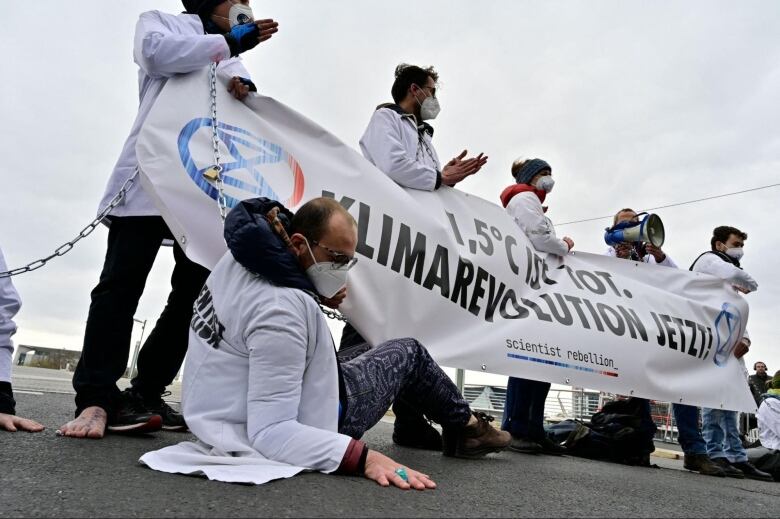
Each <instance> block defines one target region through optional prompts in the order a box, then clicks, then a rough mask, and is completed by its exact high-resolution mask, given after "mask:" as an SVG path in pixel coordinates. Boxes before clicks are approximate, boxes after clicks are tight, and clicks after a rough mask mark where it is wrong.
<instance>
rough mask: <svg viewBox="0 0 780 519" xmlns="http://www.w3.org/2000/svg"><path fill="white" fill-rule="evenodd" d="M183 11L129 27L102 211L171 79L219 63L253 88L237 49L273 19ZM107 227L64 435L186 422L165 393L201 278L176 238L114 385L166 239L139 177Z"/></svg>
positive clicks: (234, 7) (218, 5)
mask: <svg viewBox="0 0 780 519" xmlns="http://www.w3.org/2000/svg"><path fill="white" fill-rule="evenodd" d="M183 3H184V7H185V8H186V13H182V14H179V15H173V14H167V13H163V12H159V11H149V12H145V13H142V14H141V15H140V18H139V20H138V24H137V25H136V32H135V47H134V58H135V62H136V63H137V64H138V67H139V69H138V86H139V91H140V96H139V97H140V99H139V109H138V116H137V117H136V120H135V122H134V123H133V127H132V129H131V131H130V136H129V137H128V138H127V141H126V142H125V145H124V148H123V149H122V153H121V155H120V157H119V160H118V162H117V164H116V167H115V168H114V171H113V173H112V174H111V177H110V178H109V181H108V186H107V188H106V194H105V196H104V198H103V201H102V202H101V204H100V209H102V208H104V207H106V206H107V205H108V204H109V202H110V200H111V199H112V198H113V197H114V195H115V194H116V193H117V192H118V191H119V188H120V187H121V186H122V185H123V184H124V183H125V181H126V180H127V179H128V178H130V177H131V175H133V173H134V172H135V170H136V168H137V166H138V161H137V159H136V154H135V145H136V140H137V136H138V133H139V131H140V129H141V127H142V126H143V123H144V121H145V119H146V117H147V115H148V114H149V111H150V110H151V107H152V105H153V104H154V101H155V99H157V97H158V95H159V94H160V91H161V90H162V88H163V87H164V86H165V84H166V82H167V80H168V78H171V77H174V76H176V75H178V74H186V73H188V72H193V71H196V70H201V69H204V68H206V67H209V66H210V65H211V64H212V63H215V62H216V63H218V67H217V71H218V73H219V74H220V75H226V76H227V77H229V78H231V79H230V80H229V86H228V89H229V90H230V91H231V92H233V95H234V96H235V98H236V99H239V100H240V99H243V98H244V97H246V96H247V95H248V94H249V91H250V90H256V88H254V85H253V84H252V82H251V80H250V79H249V78H248V73H247V72H246V70H245V69H244V67H243V66H242V65H241V62H240V60H239V58H238V55H239V54H241V53H243V52H245V51H248V50H250V49H252V48H253V47H255V46H256V45H257V44H259V43H260V42H262V41H265V40H267V39H268V38H270V37H271V36H272V35H273V34H274V33H275V32H277V30H278V27H277V25H278V24H277V23H276V22H274V21H273V20H259V21H254V19H253V16H252V10H251V8H250V7H249V5H248V4H249V2H248V1H247V0H243V1H237V0H184V1H183ZM107 223H108V224H109V234H108V250H107V252H106V257H105V262H104V264H103V271H102V273H101V275H100V281H99V283H98V285H97V286H96V287H95V289H94V290H93V291H92V303H91V305H90V308H89V316H88V318H87V326H86V330H85V333H84V346H83V350H82V355H81V359H80V360H79V363H78V366H77V367H76V372H75V374H74V377H73V387H74V388H75V389H76V419H75V420H72V421H71V422H68V423H67V424H65V425H63V426H62V427H60V429H59V433H60V434H62V435H65V436H70V437H78V438H84V437H89V438H101V437H102V436H103V435H104V433H105V431H106V429H108V430H109V431H113V432H148V431H153V430H157V429H160V428H161V427H162V428H165V429H168V430H186V423H185V422H184V420H183V419H182V417H181V415H180V414H179V413H177V412H176V411H174V410H173V409H172V408H171V407H169V406H168V405H167V404H166V403H165V402H164V401H163V400H162V393H163V391H164V390H165V387H166V386H167V385H168V384H170V383H171V382H172V381H173V378H174V377H175V376H176V373H177V372H178V370H179V368H180V366H181V362H182V360H183V359H184V355H185V353H186V350H187V327H188V324H189V320H190V318H191V316H192V303H193V301H194V300H195V298H196V297H197V295H198V292H199V291H200V289H201V287H202V286H203V283H204V282H205V280H206V277H207V276H208V271H207V270H206V269H205V268H203V267H201V266H200V265H197V264H196V263H193V262H192V261H190V260H189V259H187V257H186V256H185V254H184V252H183V251H182V249H181V248H180V247H179V246H178V245H177V244H174V246H173V255H174V259H175V260H176V266H175V267H174V270H173V274H172V277H171V288H172V290H171V293H170V296H169V298H168V302H167V305H166V307H165V309H164V311H163V313H162V315H161V316H160V318H159V319H158V321H157V324H156V326H155V328H154V330H152V332H151V333H150V335H149V337H148V338H147V340H146V342H145V343H144V345H143V347H142V349H141V352H140V355H139V357H138V375H137V376H136V377H135V378H134V379H133V380H132V387H131V389H129V390H126V391H125V392H123V393H120V391H119V389H118V388H117V386H116V382H117V380H118V379H119V378H120V377H121V376H122V374H123V373H124V371H125V368H126V366H127V360H128V355H129V349H130V335H131V331H132V326H133V314H134V313H135V310H136V307H137V305H138V300H139V299H140V297H141V294H142V293H143V290H144V285H145V283H146V278H147V275H148V274H149V271H150V270H151V268H152V265H153V263H154V259H155V256H156V255H157V252H158V250H159V248H160V245H161V243H162V242H163V240H165V239H169V238H171V234H170V231H169V230H168V228H167V226H166V225H165V222H164V221H163V219H162V217H161V216H160V213H159V212H158V211H157V209H156V208H155V206H154V204H153V203H152V199H151V198H150V196H149V195H148V194H147V193H146V192H144V189H143V188H142V187H141V185H140V182H139V181H136V182H135V183H134V184H133V186H132V187H131V188H130V190H129V191H128V192H127V195H126V196H125V198H124V200H123V201H122V203H121V204H119V205H118V206H117V207H116V208H114V209H113V210H112V211H111V213H110V215H109V216H108V222H107Z"/></svg>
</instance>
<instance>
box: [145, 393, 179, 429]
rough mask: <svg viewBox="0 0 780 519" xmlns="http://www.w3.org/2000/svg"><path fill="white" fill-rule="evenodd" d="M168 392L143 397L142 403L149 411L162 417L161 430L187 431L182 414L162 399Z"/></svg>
mask: <svg viewBox="0 0 780 519" xmlns="http://www.w3.org/2000/svg"><path fill="white" fill-rule="evenodd" d="M170 394H171V392H170V391H166V392H165V393H163V394H162V395H160V396H158V397H153V398H149V397H144V398H143V404H144V406H145V407H146V409H148V410H149V412H150V413H154V414H158V415H160V417H162V429H163V431H171V432H185V431H187V422H185V421H184V416H182V414H181V413H180V412H178V411H176V410H175V409H174V408H172V407H171V406H169V405H168V404H167V403H165V400H163V397H166V396H169V395H170Z"/></svg>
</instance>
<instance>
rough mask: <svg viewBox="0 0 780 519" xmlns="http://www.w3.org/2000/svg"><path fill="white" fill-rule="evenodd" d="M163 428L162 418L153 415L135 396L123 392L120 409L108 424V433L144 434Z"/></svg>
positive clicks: (111, 415) (112, 415)
mask: <svg viewBox="0 0 780 519" xmlns="http://www.w3.org/2000/svg"><path fill="white" fill-rule="evenodd" d="M160 428H162V417H161V416H160V415H159V414H155V413H151V412H149V410H148V409H147V408H146V406H144V404H143V402H142V401H141V399H140V398H139V397H138V396H137V395H135V394H128V392H127V391H123V392H122V396H121V399H120V404H119V409H118V410H117V411H116V412H114V413H111V414H110V415H109V417H108V423H107V424H106V431H109V432H112V433H117V434H143V433H150V432H155V431H159V430H160Z"/></svg>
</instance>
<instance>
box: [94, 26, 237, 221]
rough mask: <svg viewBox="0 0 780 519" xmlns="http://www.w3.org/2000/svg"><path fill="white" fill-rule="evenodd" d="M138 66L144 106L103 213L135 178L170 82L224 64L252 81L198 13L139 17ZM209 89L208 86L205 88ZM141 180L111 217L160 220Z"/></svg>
mask: <svg viewBox="0 0 780 519" xmlns="http://www.w3.org/2000/svg"><path fill="white" fill-rule="evenodd" d="M133 56H134V58H135V62H136V63H137V64H138V67H139V68H138V90H139V107H138V115H137V116H136V118H135V122H134V123H133V127H132V129H131V130H130V135H129V136H128V137H127V140H126V141H125V145H124V147H123V148H122V153H121V155H120V156H119V160H118V161H117V163H116V166H114V171H113V172H112V173H111V176H110V177H109V179H108V184H107V185H106V191H105V194H104V195H103V199H102V200H101V201H100V205H99V207H98V211H102V210H103V209H104V208H105V207H106V206H107V205H108V204H109V203H110V202H111V199H112V198H114V196H115V195H116V194H117V193H118V192H119V190H120V189H121V187H122V185H123V184H124V183H125V182H126V181H127V179H128V178H130V177H131V176H132V175H133V173H134V172H135V169H136V167H137V165H138V160H137V159H136V155H135V144H136V141H137V140H138V133H139V132H140V131H141V127H142V126H143V124H144V121H145V120H146V117H147V116H148V115H149V112H150V111H151V109H152V105H153V104H154V101H155V100H156V99H157V96H159V95H160V92H161V91H162V89H163V87H164V86H165V83H166V82H167V81H168V78H170V77H172V76H175V75H177V74H186V73H188V72H193V71H195V70H199V69H202V68H203V67H207V66H209V65H211V63H213V62H215V61H217V62H219V66H218V71H219V73H220V74H221V75H227V76H241V77H246V78H248V77H249V74H248V73H247V71H246V69H245V68H244V67H243V65H241V62H240V60H239V59H238V58H231V57H230V48H229V47H228V44H227V42H226V41H225V38H224V36H222V35H219V34H208V35H207V34H204V32H203V23H202V22H201V21H200V18H199V17H198V16H197V15H194V14H179V15H174V14H168V13H163V12H160V11H147V12H145V13H142V14H141V16H140V18H139V19H138V23H137V25H136V29H135V46H134V51H133ZM203 88H208V86H207V85H204V87H203ZM140 184H141V182H140V181H136V182H135V183H134V184H133V186H132V187H131V188H130V191H129V192H128V193H127V195H126V197H125V199H124V201H123V202H122V203H121V204H120V205H118V206H117V207H116V208H115V209H114V210H113V211H111V214H112V215H114V216H155V215H159V214H160V213H159V211H158V210H157V208H156V207H155V205H154V203H153V202H152V199H151V198H150V197H149V195H147V194H146V193H145V192H144V190H143V188H142V187H141V185H140Z"/></svg>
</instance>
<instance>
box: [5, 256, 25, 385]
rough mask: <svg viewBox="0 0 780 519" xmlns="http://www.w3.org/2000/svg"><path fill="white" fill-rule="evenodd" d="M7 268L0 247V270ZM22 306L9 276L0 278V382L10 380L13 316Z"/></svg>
mask: <svg viewBox="0 0 780 519" xmlns="http://www.w3.org/2000/svg"><path fill="white" fill-rule="evenodd" d="M7 270H8V265H6V264H5V258H4V257H3V250H2V249H0V272H5V271H7ZM21 307H22V301H21V299H19V293H18V292H17V291H16V289H15V288H14V285H13V283H11V278H0V382H10V381H11V360H12V358H13V354H14V343H13V341H12V340H11V336H13V334H14V333H16V324H15V323H14V321H13V318H14V316H15V315H16V313H17V312H18V311H19V308H21Z"/></svg>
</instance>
